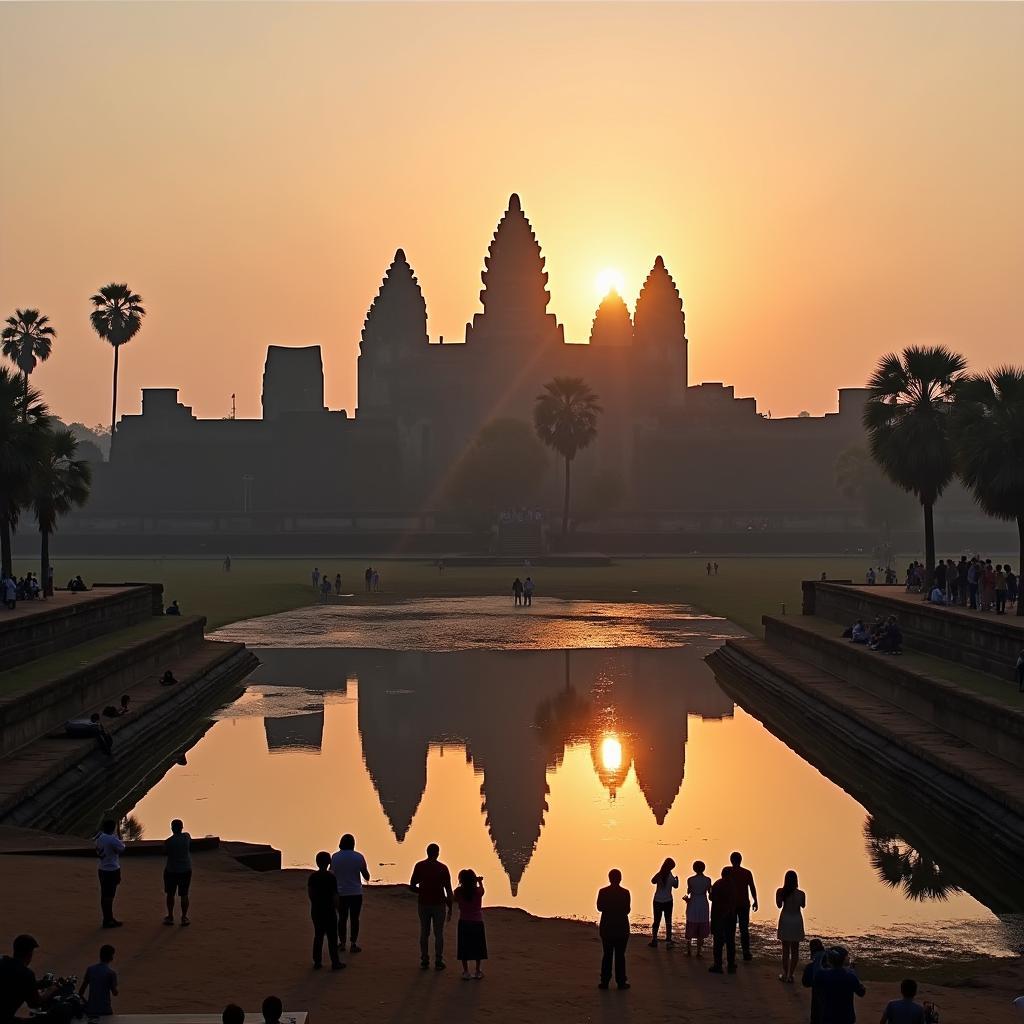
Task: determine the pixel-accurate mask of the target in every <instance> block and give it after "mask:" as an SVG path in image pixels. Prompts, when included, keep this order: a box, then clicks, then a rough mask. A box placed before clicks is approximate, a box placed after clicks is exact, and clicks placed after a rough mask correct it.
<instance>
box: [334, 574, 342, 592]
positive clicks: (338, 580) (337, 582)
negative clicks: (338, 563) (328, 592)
mask: <svg viewBox="0 0 1024 1024" xmlns="http://www.w3.org/2000/svg"><path fill="white" fill-rule="evenodd" d="M334 596H335V597H341V573H340V572H338V573H335V574H334Z"/></svg>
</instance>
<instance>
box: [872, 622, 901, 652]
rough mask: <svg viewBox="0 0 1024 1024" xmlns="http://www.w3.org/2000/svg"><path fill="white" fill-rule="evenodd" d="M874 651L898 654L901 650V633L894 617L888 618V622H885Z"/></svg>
mask: <svg viewBox="0 0 1024 1024" xmlns="http://www.w3.org/2000/svg"><path fill="white" fill-rule="evenodd" d="M875 649H876V650H879V651H884V652H885V653H886V654H899V653H900V652H901V650H902V649H903V633H902V632H901V630H900V627H899V624H898V623H897V622H896V616H895V615H890V616H889V621H888V622H886V624H885V629H884V630H882V635H881V637H879V640H878V644H877V646H876V648H875Z"/></svg>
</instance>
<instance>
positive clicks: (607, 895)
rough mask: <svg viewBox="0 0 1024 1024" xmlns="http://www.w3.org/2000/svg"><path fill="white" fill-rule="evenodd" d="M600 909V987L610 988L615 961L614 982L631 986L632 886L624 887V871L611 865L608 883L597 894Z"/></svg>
mask: <svg viewBox="0 0 1024 1024" xmlns="http://www.w3.org/2000/svg"><path fill="white" fill-rule="evenodd" d="M597 909H598V911H599V912H600V914H601V921H600V923H599V925H598V933H599V934H600V936H601V946H602V948H603V954H602V956H601V980H600V982H598V986H597V987H598V988H607V987H608V983H609V982H610V981H611V979H612V962H613V960H614V963H615V984H616V985H617V986H618V987H619V988H629V981H628V980H627V978H626V945H627V943H628V942H629V910H630V899H629V890H628V889H624V888H623V887H622V872H621V871H620V870H619V869H618V868H612V869H611V871H609V872H608V885H606V886H605V887H604V888H603V889H600V890H599V891H598V894H597Z"/></svg>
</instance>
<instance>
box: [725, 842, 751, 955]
mask: <svg viewBox="0 0 1024 1024" xmlns="http://www.w3.org/2000/svg"><path fill="white" fill-rule="evenodd" d="M729 864H730V867H729V877H730V878H731V879H732V881H733V885H735V887H736V923H737V924H738V925H739V928H740V948H741V949H742V950H743V959H744V960H746V961H750V960H753V959H754V958H753V956H752V955H751V953H750V911H751V910H753V911H754V913H755V914H756V913H757V886H756V885H754V876H753V875H752V874H751V873H750V872H749V871H748V870H747V869H746V868H745V867H743V854H741V853H739V852H738V851H734V852H733V853H731V854H730V855H729ZM751 901H753V905H751Z"/></svg>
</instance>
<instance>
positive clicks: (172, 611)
mask: <svg viewBox="0 0 1024 1024" xmlns="http://www.w3.org/2000/svg"><path fill="white" fill-rule="evenodd" d="M180 614H181V609H180V608H179V607H178V601H177V599H175V600H173V601H172V602H171V603H170V604H169V605H168V606H167V609H166V611H164V615H180Z"/></svg>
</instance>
